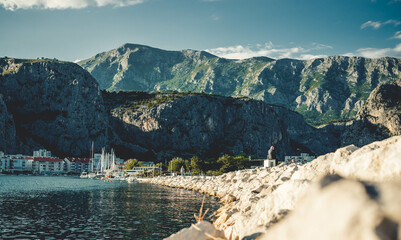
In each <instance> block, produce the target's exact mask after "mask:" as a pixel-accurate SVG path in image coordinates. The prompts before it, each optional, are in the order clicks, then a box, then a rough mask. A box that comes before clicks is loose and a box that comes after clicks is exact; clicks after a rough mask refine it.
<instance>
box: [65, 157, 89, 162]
mask: <svg viewBox="0 0 401 240" xmlns="http://www.w3.org/2000/svg"><path fill="white" fill-rule="evenodd" d="M67 159H68V161H70V162H80V163H89V162H90V158H72V157H68V158H67Z"/></svg>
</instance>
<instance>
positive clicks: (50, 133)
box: [0, 45, 401, 161]
mask: <svg viewBox="0 0 401 240" xmlns="http://www.w3.org/2000/svg"><path fill="white" fill-rule="evenodd" d="M178 60H179V61H180V62H179V61H178ZM177 61H178V63H177ZM80 64H81V65H82V66H84V67H85V68H87V69H88V70H89V71H90V72H91V73H89V72H88V71H86V70H85V69H83V68H81V67H80V66H79V65H77V64H74V63H70V62H62V61H58V60H56V59H53V60H49V59H14V58H0V113H1V115H0V130H1V131H0V150H2V151H4V152H7V153H16V152H20V153H25V154H30V153H31V152H32V151H33V150H36V149H38V148H46V149H49V150H51V151H52V152H53V153H55V154H56V155H58V156H71V155H72V156H88V155H89V151H90V146H91V143H92V142H94V144H95V151H97V152H98V151H100V149H101V148H102V147H106V148H114V149H116V152H117V153H118V155H119V156H121V157H123V158H131V157H136V158H138V159H140V160H156V161H164V160H170V159H171V158H173V157H176V156H181V157H191V156H194V155H198V156H200V157H202V158H209V157H218V156H221V154H225V153H228V154H232V155H236V154H246V155H253V156H255V157H264V156H265V155H266V153H267V151H268V148H269V146H270V145H274V146H276V149H277V150H278V153H279V156H280V157H283V156H284V155H292V154H298V153H300V152H309V153H313V154H317V155H321V154H324V153H327V152H331V151H334V150H335V149H337V148H338V147H340V146H344V145H348V144H355V145H358V146H362V145H365V144H367V143H370V142H373V141H376V140H381V139H384V138H387V137H389V136H394V135H399V134H400V133H401V120H400V119H401V110H400V109H401V105H400V104H401V103H400V102H401V99H400V96H401V94H400V92H401V82H400V81H401V80H400V77H399V74H400V70H401V69H400V62H399V60H398V59H395V58H381V59H365V58H357V57H354V58H351V57H328V58H324V59H315V60H309V61H300V60H291V59H282V60H274V59H269V58H252V59H246V60H227V59H223V58H218V57H216V56H213V55H211V54H209V53H206V52H200V51H191V50H185V51H181V52H174V51H163V50H159V49H154V48H150V47H146V46H140V45H124V46H122V47H120V48H118V49H116V50H113V51H111V52H107V53H102V54H98V55H97V56H95V57H94V58H92V59H89V60H86V61H82V62H80ZM202 64H203V65H202ZM200 65H202V66H205V67H202V70H201V69H200V68H198V67H199V66H200ZM89 66H92V67H89ZM141 66H142V67H141ZM146 66H147V67H146ZM189 66H192V67H189ZM194 66H195V67H194ZM196 66H198V67H196ZM256 66H259V67H256ZM257 68H258V69H259V70H258V71H259V72H258V73H257V74H254V73H255V72H257V71H256V69H257ZM155 69H156V70H155ZM241 69H242V70H241ZM185 70H187V72H186V71H185ZM240 70H241V71H240ZM312 70H313V71H312ZM104 71H106V72H104ZM314 71H315V72H314ZM116 72H117V74H116ZM199 72H208V74H209V73H213V74H211V75H208V76H209V77H206V75H204V74H203V75H202V74H201V73H199ZM103 73H104V74H103ZM184 73H186V74H187V76H189V75H191V74H192V75H193V74H195V75H197V74H198V73H199V74H200V75H199V77H195V78H184V77H182V78H181V77H179V76H183V74H184ZM242 73H243V74H242ZM107 74H109V75H107ZM113 74H115V75H113ZM188 74H189V75H188ZM241 74H242V75H241ZM192 75H191V76H192ZM94 76H95V77H96V79H95V78H94ZM128 76H131V77H128ZM172 76H174V77H173V78H171V77H172ZM212 76H213V77H212ZM229 76H231V77H229ZM235 76H236V77H235ZM311 76H314V77H313V78H312V77H311ZM318 76H320V77H318ZM160 79H164V81H159V80H160ZM195 80H196V81H195ZM245 80H246V81H248V83H251V82H252V83H255V81H256V83H255V84H248V85H246V84H245V83H246V81H245ZM194 81H195V82H194ZM319 81H320V82H319ZM177 82H181V83H182V84H183V85H180V87H174V88H173V87H172V86H173V85H168V84H167V83H177ZM203 83H204V84H206V85H202V84H203ZM166 84H167V85H166ZM273 84H274V85H273ZM127 86H131V87H133V88H134V87H135V86H136V87H137V88H135V89H137V90H135V91H132V89H131V90H130V89H123V87H127ZM162 86H164V87H162ZM167 86H170V87H171V88H170V87H167ZM202 86H203V87H202ZM206 86H208V87H206ZM238 86H246V87H243V88H242V90H241V91H236V90H233V89H234V88H237V87H238ZM264 86H270V87H268V88H267V89H264V90H262V91H264V94H263V96H264V97H263V99H259V100H258V97H257V96H256V95H252V94H251V93H252V91H254V90H251V89H255V88H263V87H264ZM351 86H353V87H351ZM188 88H189V89H188ZM273 88H274V89H275V90H274V91H273V90H272V89H273ZM245 89H248V90H249V91H248V90H245ZM111 90H115V91H111ZM123 90H124V91H123ZM128 90H130V91H128ZM139 90H140V91H139ZM187 90H188V91H187ZM189 90H190V91H189ZM371 90H372V91H371ZM269 91H270V92H269ZM216 92H217V93H218V94H215V93H216ZM244 93H248V95H247V96H246V94H244ZM297 94H298V95H297ZM254 98H256V99H254ZM269 99H270V100H269ZM341 99H342V101H341ZM350 99H351V100H350ZM352 99H353V100H352ZM354 100H355V101H354ZM291 101H295V103H291ZM269 102H272V103H273V104H272V103H269ZM341 102H342V103H341ZM340 103H341V104H340ZM297 104H299V105H297ZM300 109H301V110H302V109H303V110H304V111H300ZM344 109H348V110H349V111H348V113H345V112H346V110H344ZM294 110H295V111H294ZM330 112H331V113H333V114H334V115H335V116H337V117H338V116H340V119H343V118H345V119H346V118H351V117H352V118H353V119H352V120H343V121H335V122H332V123H329V124H324V125H321V126H319V127H313V126H311V125H309V124H308V123H307V122H308V121H309V123H310V122H311V121H312V120H314V121H312V122H314V123H319V122H320V123H321V122H325V121H328V120H333V119H337V118H328V117H327V114H328V113H330ZM313 116H315V118H316V119H313V118H312V117H313ZM316 116H317V117H316ZM308 117H310V119H309V120H308ZM305 119H307V121H305ZM311 119H312V120H311Z"/></svg>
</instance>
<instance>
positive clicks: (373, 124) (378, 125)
mask: <svg viewBox="0 0 401 240" xmlns="http://www.w3.org/2000/svg"><path fill="white" fill-rule="evenodd" d="M347 125H348V126H347V127H346V128H345V131H344V133H343V136H342V140H341V141H342V145H348V144H356V145H358V146H363V145H365V144H368V143H371V142H373V141H377V140H382V139H385V138H388V137H391V136H397V135H401V79H400V80H396V81H394V82H391V83H387V84H380V85H379V86H378V87H376V88H375V89H374V90H373V91H372V93H371V94H370V96H369V98H368V100H367V101H366V103H365V104H364V106H363V107H362V108H361V109H360V111H359V112H358V114H357V116H356V118H355V120H353V121H351V122H350V123H348V124H347Z"/></svg>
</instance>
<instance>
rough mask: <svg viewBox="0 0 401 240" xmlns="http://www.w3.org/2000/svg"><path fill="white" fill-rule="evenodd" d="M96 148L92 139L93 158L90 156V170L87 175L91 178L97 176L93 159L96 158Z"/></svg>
mask: <svg viewBox="0 0 401 240" xmlns="http://www.w3.org/2000/svg"><path fill="white" fill-rule="evenodd" d="M94 154H95V153H94V148H93V141H92V152H91V158H90V162H89V163H90V170H89V173H88V174H87V177H88V178H90V179H93V178H95V177H96V173H95V172H94V171H93V160H94ZM88 167H89V166H88Z"/></svg>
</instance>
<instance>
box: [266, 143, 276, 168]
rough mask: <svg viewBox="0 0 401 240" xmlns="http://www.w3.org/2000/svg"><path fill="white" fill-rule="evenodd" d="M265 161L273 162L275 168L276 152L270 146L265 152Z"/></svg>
mask: <svg viewBox="0 0 401 240" xmlns="http://www.w3.org/2000/svg"><path fill="white" fill-rule="evenodd" d="M267 159H268V160H274V166H277V158H276V151H275V150H274V147H273V146H271V147H270V149H269V151H268V152H267Z"/></svg>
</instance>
